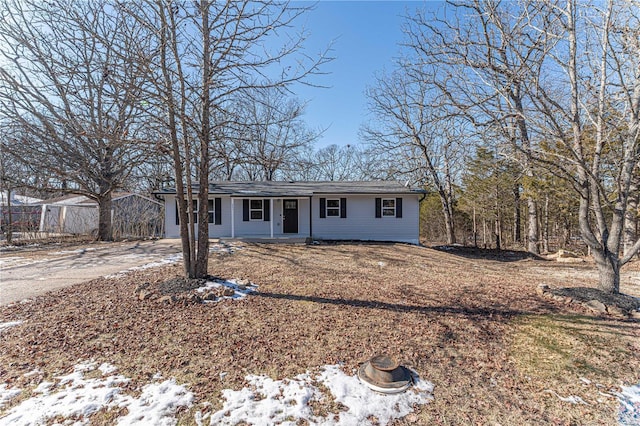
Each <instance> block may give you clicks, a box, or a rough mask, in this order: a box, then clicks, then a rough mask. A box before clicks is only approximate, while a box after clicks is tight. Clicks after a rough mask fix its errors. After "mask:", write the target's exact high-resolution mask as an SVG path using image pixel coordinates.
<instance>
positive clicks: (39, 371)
mask: <svg viewBox="0 0 640 426" xmlns="http://www.w3.org/2000/svg"><path fill="white" fill-rule="evenodd" d="M38 374H42V370H39V369H37V368H36V369H34V370H31V371H29V372H28V373H24V374H23V376H24V377H32V376H37V375H38Z"/></svg>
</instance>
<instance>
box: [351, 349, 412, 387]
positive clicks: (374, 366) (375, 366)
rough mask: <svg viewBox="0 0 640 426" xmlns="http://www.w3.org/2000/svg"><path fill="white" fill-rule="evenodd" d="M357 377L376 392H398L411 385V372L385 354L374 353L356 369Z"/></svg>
mask: <svg viewBox="0 0 640 426" xmlns="http://www.w3.org/2000/svg"><path fill="white" fill-rule="evenodd" d="M358 378H359V379H360V381H361V382H362V383H364V384H365V385H367V386H368V387H370V388H371V389H373V390H374V391H376V392H382V393H400V392H404V391H406V390H407V389H409V387H411V383H412V380H411V373H410V372H409V370H407V369H406V368H405V367H403V366H401V365H399V364H398V363H397V362H396V361H395V360H394V359H393V358H391V357H389V356H387V355H376V356H374V357H372V358H371V359H370V360H369V361H367V362H365V363H364V364H362V365H361V366H360V368H359V369H358Z"/></svg>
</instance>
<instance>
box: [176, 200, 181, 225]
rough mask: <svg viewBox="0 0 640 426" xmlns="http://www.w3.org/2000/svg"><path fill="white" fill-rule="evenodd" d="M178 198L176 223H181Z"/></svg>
mask: <svg viewBox="0 0 640 426" xmlns="http://www.w3.org/2000/svg"><path fill="white" fill-rule="evenodd" d="M178 203H179V201H178V199H177V198H176V225H180V212H179V211H178V210H179V209H178Z"/></svg>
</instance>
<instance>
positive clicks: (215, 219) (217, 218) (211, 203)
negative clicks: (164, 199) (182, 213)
mask: <svg viewBox="0 0 640 426" xmlns="http://www.w3.org/2000/svg"><path fill="white" fill-rule="evenodd" d="M207 201H208V202H207V213H208V218H207V222H209V223H214V224H216V225H220V224H221V223H222V218H221V212H220V205H221V202H220V198H215V199H211V200H207ZM198 207H199V203H198V200H193V204H192V205H191V208H190V209H188V211H187V215H188V217H189V218H191V217H193V223H198ZM176 225H180V218H179V217H178V200H177V199H176Z"/></svg>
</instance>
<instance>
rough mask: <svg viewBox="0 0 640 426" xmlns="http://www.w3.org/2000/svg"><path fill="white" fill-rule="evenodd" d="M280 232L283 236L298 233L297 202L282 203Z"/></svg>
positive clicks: (285, 201)
mask: <svg viewBox="0 0 640 426" xmlns="http://www.w3.org/2000/svg"><path fill="white" fill-rule="evenodd" d="M282 204H283V205H282V210H283V215H282V216H283V217H282V221H283V224H282V231H283V232H284V233H285V234H297V233H298V200H283V201H282Z"/></svg>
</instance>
